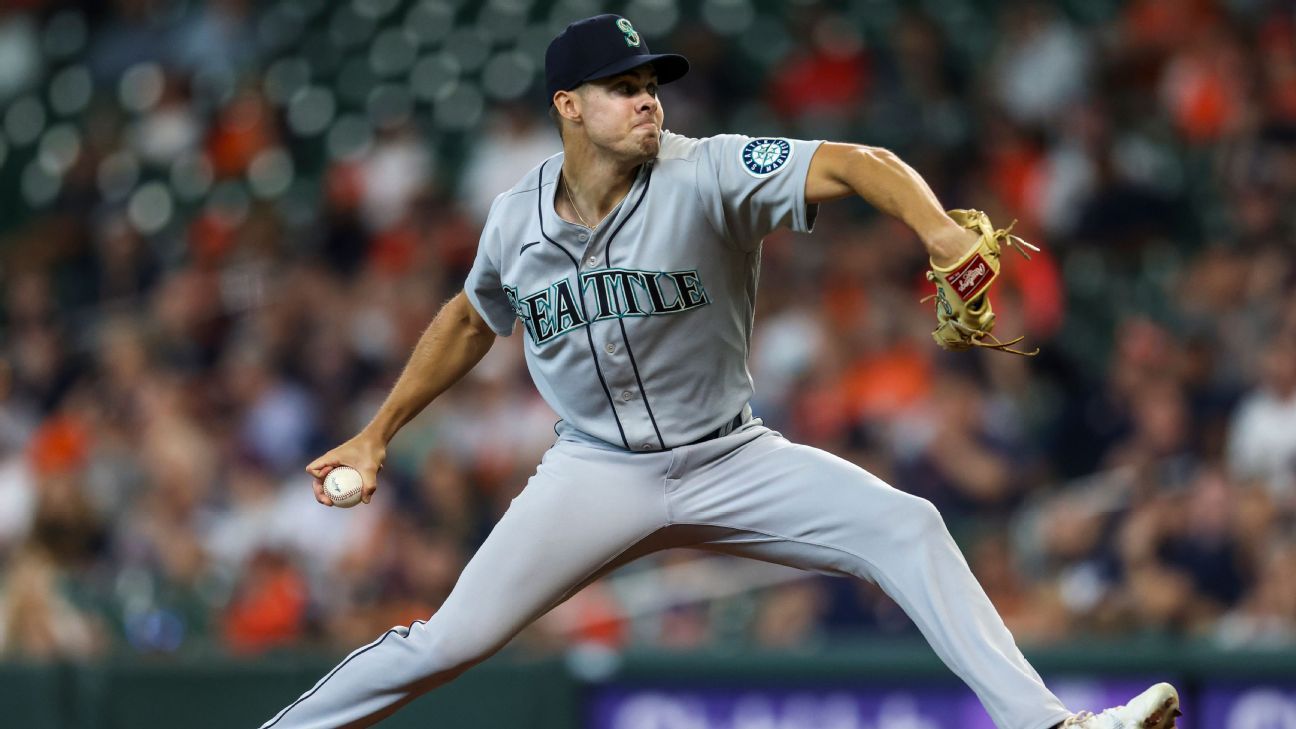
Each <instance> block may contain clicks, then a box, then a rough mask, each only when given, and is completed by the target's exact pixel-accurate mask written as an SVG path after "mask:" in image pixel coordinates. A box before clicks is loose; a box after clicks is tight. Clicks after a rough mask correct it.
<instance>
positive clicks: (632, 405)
mask: <svg viewBox="0 0 1296 729" xmlns="http://www.w3.org/2000/svg"><path fill="white" fill-rule="evenodd" d="M818 144H819V143H818V142H803V141H792V140H786V139H749V138H747V137H741V136H736V135H726V136H720V137H712V138H709V139H689V138H687V137H682V136H679V135H677V134H671V133H669V132H667V133H665V134H663V135H662V143H661V150H660V152H659V154H658V156H657V160H656V161H655V162H654V163H652V164H647V165H644V166H643V167H642V168H641V170H640V172H639V175H638V177H637V178H636V179H635V181H634V184H633V186H631V188H630V192H629V194H627V195H626V197H625V199H624V200H623V201H622V202H621V204H620V205H619V206H618V207H617V208H616V209H615V210H613V212H612V213H611V214H610V215H609V216H608V217H607V219H606V220H604V221H603V222H602V223H601V224H600V225H598V227H597V228H596V229H595V230H593V231H591V230H589V229H588V228H586V227H584V226H582V225H577V224H575V223H569V222H567V221H565V220H563V219H562V218H560V217H559V216H558V214H557V213H556V212H555V211H554V191H555V190H556V189H557V187H556V186H557V182H558V174H559V170H560V169H561V168H562V155H557V156H555V157H552V158H550V159H548V160H546V161H545V162H544V163H543V164H541V165H540V166H539V167H537V168H536V169H534V170H532V171H531V172H530V173H528V174H527V176H526V177H524V178H523V180H522V181H521V182H520V183H519V184H518V185H517V186H516V187H514V188H513V189H512V190H510V191H508V192H506V193H504V194H503V195H501V196H500V197H499V198H498V199H496V201H495V204H494V205H493V206H492V207H491V212H490V216H489V217H488V218H487V221H486V227H485V229H484V230H483V232H482V237H481V245H480V246H479V248H478V252H477V260H476V262H475V263H474V264H473V268H472V271H471V273H469V275H468V281H467V283H466V284H465V285H464V290H465V292H466V293H467V296H468V299H469V300H470V301H471V302H472V304H473V306H475V307H476V308H477V310H478V311H479V312H481V315H482V317H483V318H484V319H485V320H486V322H487V323H488V324H490V326H491V328H492V329H494V330H495V332H496V333H498V334H500V335H508V334H510V333H511V332H512V331H513V330H514V328H515V324H516V323H517V322H519V321H520V322H521V324H522V327H523V328H524V329H525V332H526V337H527V342H526V359H527V366H528V367H529V368H530V370H531V376H532V378H533V379H534V380H535V383H536V386H537V387H538V388H539V390H540V393H541V395H543V397H544V399H545V401H546V402H548V403H549V406H550V407H552V408H553V409H554V411H555V412H557V413H558V415H559V416H560V417H562V418H563V420H565V421H566V422H568V423H570V424H571V425H573V426H575V427H576V428H577V429H579V430H582V431H584V432H586V433H589V434H590V435H593V436H595V437H597V438H600V439H602V440H604V441H606V442H608V443H613V444H617V445H620V446H622V447H623V448H627V449H631V450H636V451H654V450H665V449H668V448H671V447H674V446H678V445H682V444H685V443H692V442H693V441H695V440H697V439H698V438H700V437H702V436H703V435H705V434H707V433H710V432H712V431H715V430H716V429H717V428H718V427H720V426H722V425H723V424H725V423H728V422H730V421H732V420H733V419H734V417H735V415H737V414H739V413H740V412H741V411H742V409H743V407H744V406H745V405H746V404H747V401H748V400H749V399H750V398H751V394H752V380H751V375H750V374H749V373H748V371H747V354H748V351H749V350H750V344H751V331H752V317H753V311H754V306H755V300H756V299H755V297H756V278H757V273H758V269H759V266H760V253H759V246H760V241H761V239H762V238H764V237H765V235H766V234H767V233H769V232H770V231H771V230H773V229H774V228H776V227H778V226H781V225H783V226H789V227H791V228H792V229H793V230H797V231H802V232H808V231H809V230H810V228H811V226H812V225H813V224H814V213H815V209H814V207H813V206H807V205H806V203H805V178H806V171H807V170H808V169H809V166H810V159H811V157H813V156H814V152H815V149H816V148H817V147H818Z"/></svg>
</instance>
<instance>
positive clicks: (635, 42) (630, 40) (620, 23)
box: [616, 18, 639, 48]
mask: <svg viewBox="0 0 1296 729" xmlns="http://www.w3.org/2000/svg"><path fill="white" fill-rule="evenodd" d="M616 26H617V27H618V28H620V29H621V32H622V33H624V34H625V42H626V45H628V46H630V47H631V48H638V47H639V31H637V30H635V29H634V26H633V25H630V21H628V20H626V19H625V18H617V22H616Z"/></svg>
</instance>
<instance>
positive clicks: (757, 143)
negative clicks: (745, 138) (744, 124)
mask: <svg viewBox="0 0 1296 729" xmlns="http://www.w3.org/2000/svg"><path fill="white" fill-rule="evenodd" d="M741 157H742V164H743V167H744V168H745V169H746V170H747V174H749V175H751V176H752V177H769V176H770V175H772V174H774V173H775V172H778V171H779V170H781V169H783V167H784V166H786V165H787V162H788V160H790V159H792V143H791V142H789V141H788V140H786V139H771V138H762V139H753V140H751V141H750V142H748V143H747V145H746V146H744V147H743V148H742V155H741Z"/></svg>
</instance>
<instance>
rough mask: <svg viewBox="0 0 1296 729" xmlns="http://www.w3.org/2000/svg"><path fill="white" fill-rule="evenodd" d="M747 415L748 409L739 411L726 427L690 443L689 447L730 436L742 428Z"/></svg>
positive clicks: (723, 426)
mask: <svg viewBox="0 0 1296 729" xmlns="http://www.w3.org/2000/svg"><path fill="white" fill-rule="evenodd" d="M746 413H747V408H745V407H744V408H743V409H742V410H739V411H738V414H737V415H735V416H733V420H730V421H729V422H727V423H725V424H724V425H721V426H720V427H719V428H716V429H715V430H713V431H711V432H710V433H707V434H706V435H704V436H702V437H701V438H698V439H697V440H695V441H693V442H692V443H688V444H687V445H697V444H698V443H705V442H707V441H709V440H715V439H716V438H719V437H720V436H722V435H729V434H730V433H732V432H734V431H735V430H737V429H738V428H739V427H741V426H742V424H743V415H745V414H746Z"/></svg>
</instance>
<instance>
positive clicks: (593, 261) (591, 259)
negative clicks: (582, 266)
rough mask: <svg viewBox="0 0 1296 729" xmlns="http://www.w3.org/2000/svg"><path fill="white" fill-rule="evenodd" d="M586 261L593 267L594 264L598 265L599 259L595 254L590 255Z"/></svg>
mask: <svg viewBox="0 0 1296 729" xmlns="http://www.w3.org/2000/svg"><path fill="white" fill-rule="evenodd" d="M585 263H587V264H589V266H590V268H593V267H594V266H597V265H598V259H597V258H595V257H594V256H590V259H589V260H588V261H586V262H585Z"/></svg>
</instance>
